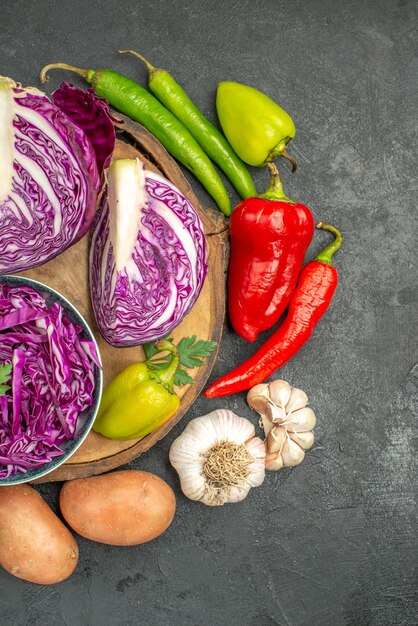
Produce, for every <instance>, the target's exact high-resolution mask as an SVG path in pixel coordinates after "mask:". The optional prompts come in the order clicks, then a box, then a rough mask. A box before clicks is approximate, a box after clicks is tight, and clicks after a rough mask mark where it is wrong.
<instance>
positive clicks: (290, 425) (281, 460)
mask: <svg viewBox="0 0 418 626" xmlns="http://www.w3.org/2000/svg"><path fill="white" fill-rule="evenodd" d="M247 402H248V404H249V405H250V407H251V408H252V409H254V410H255V411H257V412H258V413H260V416H261V420H260V422H261V425H262V426H263V428H264V433H265V436H266V441H265V445H266V469H268V470H279V469H281V468H282V467H293V466H295V465H299V463H302V461H303V459H304V458H305V450H308V449H309V448H310V447H311V446H312V445H313V442H314V434H313V432H312V429H313V428H314V426H315V423H316V417H315V413H314V412H313V411H312V409H310V408H309V407H307V406H306V405H307V404H308V396H307V395H306V393H305V392H304V391H302V390H301V389H296V388H295V387H291V386H290V385H289V383H287V382H286V381H284V380H274V381H273V382H271V383H269V384H262V385H255V387H253V388H252V389H250V391H249V392H248V395H247Z"/></svg>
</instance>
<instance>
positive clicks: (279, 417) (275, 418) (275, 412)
mask: <svg viewBox="0 0 418 626" xmlns="http://www.w3.org/2000/svg"><path fill="white" fill-rule="evenodd" d="M265 415H266V417H267V419H268V420H270V422H273V424H276V423H280V422H284V420H285V419H286V411H285V409H284V408H282V407H279V406H277V405H276V404H273V402H269V403H268V405H267V408H266V411H265Z"/></svg>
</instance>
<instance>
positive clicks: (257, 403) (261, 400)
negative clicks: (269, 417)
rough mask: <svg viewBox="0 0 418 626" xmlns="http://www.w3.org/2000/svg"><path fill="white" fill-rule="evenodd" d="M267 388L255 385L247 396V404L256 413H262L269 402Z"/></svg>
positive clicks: (266, 386)
mask: <svg viewBox="0 0 418 626" xmlns="http://www.w3.org/2000/svg"><path fill="white" fill-rule="evenodd" d="M269 397H270V394H269V386H268V385H264V384H260V385H255V386H254V387H252V388H251V389H250V391H249V392H248V394H247V402H248V404H249V405H250V407H251V408H252V409H254V411H257V413H260V414H261V413H264V412H265V410H266V408H267V404H268V401H269Z"/></svg>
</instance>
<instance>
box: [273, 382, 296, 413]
mask: <svg viewBox="0 0 418 626" xmlns="http://www.w3.org/2000/svg"><path fill="white" fill-rule="evenodd" d="M269 394H270V400H271V401H272V402H274V404H275V405H276V406H278V407H279V408H281V409H283V410H284V409H285V408H286V405H287V403H288V402H289V400H290V398H291V395H292V387H291V386H290V385H289V383H287V382H286V381H285V380H273V382H271V383H269Z"/></svg>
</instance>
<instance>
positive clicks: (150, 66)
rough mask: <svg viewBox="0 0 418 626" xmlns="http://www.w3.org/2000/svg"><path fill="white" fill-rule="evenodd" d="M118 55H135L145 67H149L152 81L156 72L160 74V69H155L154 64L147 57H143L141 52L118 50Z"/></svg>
mask: <svg viewBox="0 0 418 626" xmlns="http://www.w3.org/2000/svg"><path fill="white" fill-rule="evenodd" d="M118 53H119V54H133V55H134V57H137V58H138V59H140V60H141V61H142V62H143V63H145V65H146V66H147V70H148V72H149V78H150V79H151V78H152V76H153V75H154V74H155V72H158V68H157V67H154V65H152V63H150V62H149V61H148V60H147V59H146V58H145V57H143V56H142V54H139V52H135V51H134V50H118Z"/></svg>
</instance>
